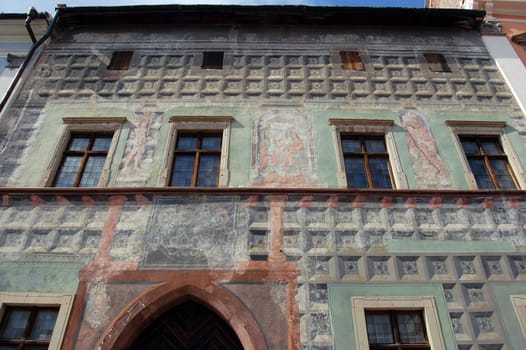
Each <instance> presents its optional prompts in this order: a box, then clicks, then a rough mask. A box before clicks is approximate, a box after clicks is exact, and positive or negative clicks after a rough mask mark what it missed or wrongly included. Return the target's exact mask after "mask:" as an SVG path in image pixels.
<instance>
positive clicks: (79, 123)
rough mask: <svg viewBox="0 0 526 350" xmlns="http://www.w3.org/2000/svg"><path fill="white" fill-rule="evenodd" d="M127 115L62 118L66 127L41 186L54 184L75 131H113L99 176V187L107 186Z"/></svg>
mask: <svg viewBox="0 0 526 350" xmlns="http://www.w3.org/2000/svg"><path fill="white" fill-rule="evenodd" d="M126 120H127V119H126V117H100V118H62V123H63V124H64V129H63V131H62V136H61V137H60V138H59V140H58V143H57V146H56V147H55V149H56V151H55V153H54V155H53V157H52V158H51V161H50V163H49V165H48V168H47V171H46V174H45V176H44V178H43V179H42V181H41V186H45V187H50V186H53V182H54V181H55V177H56V176H57V172H58V170H59V168H60V164H61V162H62V159H63V156H64V151H65V150H66V147H67V146H68V143H69V140H70V139H71V135H72V134H74V133H81V132H85V133H99V132H113V138H112V141H111V144H110V148H109V149H108V155H107V157H106V161H105V162H104V168H103V169H102V173H101V175H100V178H99V183H98V185H97V187H107V186H108V182H109V178H110V167H111V164H112V163H113V157H114V155H115V150H116V148H117V143H118V140H119V136H120V132H121V129H122V124H124V122H126Z"/></svg>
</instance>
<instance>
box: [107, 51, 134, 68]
mask: <svg viewBox="0 0 526 350" xmlns="http://www.w3.org/2000/svg"><path fill="white" fill-rule="evenodd" d="M132 57H133V51H113V53H112V54H111V60H110V63H109V64H108V67H107V68H108V70H128V69H129V68H130V62H131V59H132Z"/></svg>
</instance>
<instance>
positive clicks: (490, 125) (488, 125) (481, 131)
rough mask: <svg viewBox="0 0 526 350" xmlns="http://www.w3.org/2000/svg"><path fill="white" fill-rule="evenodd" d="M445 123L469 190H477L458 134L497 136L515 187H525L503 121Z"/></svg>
mask: <svg viewBox="0 0 526 350" xmlns="http://www.w3.org/2000/svg"><path fill="white" fill-rule="evenodd" d="M444 124H446V125H447V126H448V127H449V129H450V130H451V133H452V135H453V136H454V142H453V143H454V145H455V148H456V149H457V154H459V156H460V158H461V163H462V167H463V169H464V174H465V176H466V179H467V182H468V186H469V189H470V190H478V189H479V188H478V186H477V181H476V179H475V176H474V175H473V172H472V171H471V167H470V166H469V163H468V160H467V157H466V155H465V153H464V148H463V147H462V144H461V143H460V138H459V135H462V136H480V135H484V136H495V137H498V138H499V141H500V144H501V146H502V149H503V151H504V154H506V156H507V158H508V164H509V165H510V167H511V169H512V173H513V175H514V177H515V180H516V184H517V186H518V188H517V189H525V188H526V173H525V171H524V168H523V167H522V164H521V161H520V158H519V156H518V154H517V152H516V151H515V149H514V147H513V145H512V144H511V141H510V139H509V138H508V136H507V133H506V128H507V125H506V122H503V121H474V120H469V121H467V120H445V121H444Z"/></svg>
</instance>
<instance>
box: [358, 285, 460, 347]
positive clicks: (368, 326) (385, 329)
mask: <svg viewBox="0 0 526 350" xmlns="http://www.w3.org/2000/svg"><path fill="white" fill-rule="evenodd" d="M378 288H380V289H381V288H383V287H378ZM386 288H389V287H386ZM417 293H418V292H417ZM441 297H442V296H440V298H441ZM442 301H443V302H445V301H444V300H442ZM351 303H352V310H353V320H354V331H355V332H356V336H357V339H356V340H357V345H358V346H357V349H358V350H365V349H369V350H379V349H385V350H387V349H396V350H404V349H415V350H429V349H433V350H444V349H446V348H447V349H449V348H453V347H450V346H449V345H448V346H447V347H446V345H445V344H444V339H443V336H442V334H441V328H442V331H449V332H447V333H448V334H452V333H451V332H452V329H451V325H450V324H447V320H444V321H441V320H440V319H439V317H438V311H437V307H436V301H435V297H434V296H416V295H415V296H356V297H352V298H351ZM443 316H444V314H442V316H441V317H443ZM446 318H447V316H446ZM448 343H449V344H450V345H451V342H450V341H449V340H448Z"/></svg>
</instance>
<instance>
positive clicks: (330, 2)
mask: <svg viewBox="0 0 526 350" xmlns="http://www.w3.org/2000/svg"><path fill="white" fill-rule="evenodd" d="M57 3H65V4H66V5H67V6H69V7H79V6H124V5H155V4H181V5H188V4H194V5H195V4H214V5H223V4H231V5H307V6H374V7H420V8H421V7H424V4H425V0H281V1H279V0H110V1H108V0H0V13H26V12H27V9H28V8H29V7H31V6H34V7H35V8H36V9H37V11H38V12H49V13H51V14H53V13H54V12H55V7H56V5H57Z"/></svg>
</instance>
